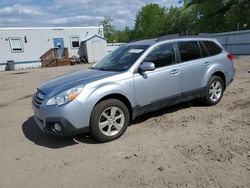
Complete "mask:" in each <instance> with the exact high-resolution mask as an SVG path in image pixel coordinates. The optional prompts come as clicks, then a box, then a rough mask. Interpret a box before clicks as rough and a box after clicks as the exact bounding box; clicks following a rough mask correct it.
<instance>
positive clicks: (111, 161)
mask: <svg viewBox="0 0 250 188" xmlns="http://www.w3.org/2000/svg"><path fill="white" fill-rule="evenodd" d="M235 66H236V69H237V75H236V78H235V81H234V82H233V83H232V84H231V85H230V86H229V87H228V88H227V90H226V92H225V96H224V98H223V99H222V101H221V102H220V103H219V104H218V105H217V106H213V107H203V106H201V105H200V104H199V103H197V102H190V103H184V104H180V105H177V106H174V107H171V108H167V109H164V110H161V111H157V112H154V113H150V114H147V115H143V116H141V117H139V118H137V119H136V120H135V122H134V123H133V124H132V125H131V126H130V127H129V128H128V129H127V131H126V133H125V134H124V136H122V137H121V138H120V139H118V140H116V141H113V142H110V143H105V144H99V143H96V142H95V141H94V140H93V139H92V138H91V137H89V136H88V135H79V136H77V137H74V138H72V137H55V136H50V135H45V134H43V133H42V132H41V131H40V130H39V129H38V128H37V127H36V125H35V123H34V120H33V118H32V109H31V95H32V93H33V92H35V90H36V87H37V86H38V85H40V84H41V83H42V82H44V81H46V80H48V79H50V78H52V77H54V76H56V75H59V74H63V73H66V72H71V71H74V70H76V69H81V68H86V65H78V66H72V67H70V66H67V67H60V68H46V69H36V70H35V69H34V70H23V71H12V72H0V88H1V92H0V120H1V124H0V187H1V188H5V187H10V188H13V187H25V188H34V187H43V188H44V187H46V188H47V187H60V188H66V187H69V188H71V187H81V188H82V187H84V188H87V187H211V188H215V187H225V188H228V187H250V57H249V56H248V57H246V56H245V57H240V58H237V59H236V60H235Z"/></svg>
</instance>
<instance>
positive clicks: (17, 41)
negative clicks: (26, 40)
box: [10, 38, 23, 52]
mask: <svg viewBox="0 0 250 188" xmlns="http://www.w3.org/2000/svg"><path fill="white" fill-rule="evenodd" d="M10 48H11V51H12V52H23V42H22V38H10Z"/></svg>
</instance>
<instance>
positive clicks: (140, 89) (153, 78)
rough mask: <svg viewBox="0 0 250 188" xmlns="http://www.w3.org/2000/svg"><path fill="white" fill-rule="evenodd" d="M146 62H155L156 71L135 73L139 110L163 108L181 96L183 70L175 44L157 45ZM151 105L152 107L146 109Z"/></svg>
mask: <svg viewBox="0 0 250 188" xmlns="http://www.w3.org/2000/svg"><path fill="white" fill-rule="evenodd" d="M144 62H153V63H154V64H155V67H156V69H155V70H154V71H147V72H140V73H135V75H134V85H135V98H136V102H137V107H138V108H140V109H139V111H141V110H143V111H150V110H154V109H155V108H161V107H162V106H165V105H167V104H168V103H171V102H173V100H174V99H177V98H180V94H181V92H180V88H181V87H180V81H181V72H180V64H175V63H176V53H175V50H174V44H172V43H166V44H163V45H160V46H157V47H155V48H154V49H153V50H152V51H151V52H150V53H149V55H148V56H147V57H146V58H145V59H144ZM146 107H149V108H151V109H145V108H146Z"/></svg>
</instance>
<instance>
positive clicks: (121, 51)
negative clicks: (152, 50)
mask: <svg viewBox="0 0 250 188" xmlns="http://www.w3.org/2000/svg"><path fill="white" fill-rule="evenodd" d="M148 47H149V46H148V45H124V46H121V47H119V48H117V49H116V50H114V51H112V52H110V53H109V54H108V55H107V56H105V57H104V58H103V59H101V60H100V61H99V62H98V63H97V64H95V66H94V67H93V69H98V70H106V71H125V70H127V69H129V67H130V66H131V65H133V64H134V62H135V61H136V60H137V59H138V58H139V57H140V56H141V55H142V54H143V52H144V51H145V50H146V49H147V48H148Z"/></svg>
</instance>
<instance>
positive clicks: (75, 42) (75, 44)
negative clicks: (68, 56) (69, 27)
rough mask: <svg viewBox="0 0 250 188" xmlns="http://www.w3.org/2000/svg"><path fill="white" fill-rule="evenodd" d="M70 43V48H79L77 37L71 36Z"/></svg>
mask: <svg viewBox="0 0 250 188" xmlns="http://www.w3.org/2000/svg"><path fill="white" fill-rule="evenodd" d="M70 41H71V47H72V48H79V47H80V39H79V37H78V36H71V37H70Z"/></svg>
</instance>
